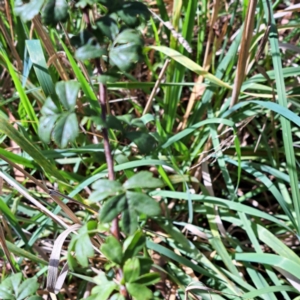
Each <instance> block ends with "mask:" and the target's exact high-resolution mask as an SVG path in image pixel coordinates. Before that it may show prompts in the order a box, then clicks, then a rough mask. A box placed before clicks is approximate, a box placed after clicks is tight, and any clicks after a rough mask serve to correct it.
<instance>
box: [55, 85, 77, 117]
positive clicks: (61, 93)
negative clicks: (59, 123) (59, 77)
mask: <svg viewBox="0 0 300 300" xmlns="http://www.w3.org/2000/svg"><path fill="white" fill-rule="evenodd" d="M79 88H80V84H79V83H78V82H76V81H60V82H58V83H57V84H56V85H55V91H56V94H57V96H58V97H59V100H60V102H61V103H62V105H63V106H64V107H65V109H66V110H68V111H73V110H74V108H75V105H76V100H77V95H78V92H79Z"/></svg>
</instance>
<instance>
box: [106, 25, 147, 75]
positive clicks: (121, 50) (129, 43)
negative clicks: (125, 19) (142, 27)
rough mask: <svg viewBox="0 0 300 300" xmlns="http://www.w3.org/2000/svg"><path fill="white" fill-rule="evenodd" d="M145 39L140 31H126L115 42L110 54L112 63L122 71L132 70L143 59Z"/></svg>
mask: <svg viewBox="0 0 300 300" xmlns="http://www.w3.org/2000/svg"><path fill="white" fill-rule="evenodd" d="M142 49H143V39H142V38H141V36H140V34H139V32H138V31H136V30H133V29H125V30H124V31H122V32H121V33H120V34H119V35H118V36H117V38H116V39H115V41H114V45H113V48H112V49H111V50H110V52H109V58H110V62H111V64H112V65H113V66H117V67H118V68H119V69H120V70H121V71H128V70H130V69H131V68H132V67H133V66H134V65H135V64H136V63H137V62H138V61H140V59H141V58H142V57H143V54H142Z"/></svg>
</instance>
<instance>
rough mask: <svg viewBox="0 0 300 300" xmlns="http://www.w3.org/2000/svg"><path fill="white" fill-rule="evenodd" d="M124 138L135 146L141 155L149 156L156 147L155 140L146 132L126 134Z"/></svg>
mask: <svg viewBox="0 0 300 300" xmlns="http://www.w3.org/2000/svg"><path fill="white" fill-rule="evenodd" d="M126 137H127V138H128V139H129V140H131V141H132V142H134V143H135V144H136V145H137V147H138V148H139V150H140V152H141V153H142V154H149V153H150V152H151V151H153V150H154V149H155V147H156V141H155V139H154V138H153V136H152V135H150V134H149V133H147V132H142V131H132V132H127V133H126Z"/></svg>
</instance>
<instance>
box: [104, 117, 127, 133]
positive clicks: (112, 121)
mask: <svg viewBox="0 0 300 300" xmlns="http://www.w3.org/2000/svg"><path fill="white" fill-rule="evenodd" d="M106 125H107V128H109V129H116V130H120V131H121V132H123V130H124V126H123V124H122V123H121V121H120V120H119V118H117V117H115V116H113V115H109V116H107V118H106Z"/></svg>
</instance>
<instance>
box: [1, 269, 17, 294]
mask: <svg viewBox="0 0 300 300" xmlns="http://www.w3.org/2000/svg"><path fill="white" fill-rule="evenodd" d="M21 281H22V273H17V274H13V275H11V276H9V277H7V278H6V279H5V280H4V281H3V282H2V283H1V288H2V289H3V290H6V291H13V292H14V293H15V295H17V294H18V289H19V285H20V283H21Z"/></svg>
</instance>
